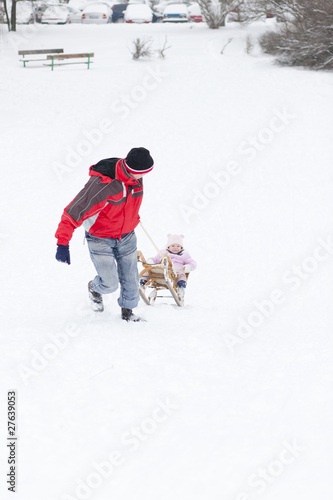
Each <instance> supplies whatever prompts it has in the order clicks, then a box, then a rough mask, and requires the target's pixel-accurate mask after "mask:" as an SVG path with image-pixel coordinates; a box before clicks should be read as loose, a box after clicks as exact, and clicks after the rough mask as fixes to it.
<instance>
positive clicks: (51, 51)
mask: <svg viewBox="0 0 333 500" xmlns="http://www.w3.org/2000/svg"><path fill="white" fill-rule="evenodd" d="M63 52H64V49H39V50H19V51H18V55H19V56H22V59H20V61H22V62H23V66H24V67H25V65H26V63H27V62H33V61H46V60H47V59H46V58H45V57H43V58H42V59H39V58H36V57H33V58H31V59H30V58H28V59H27V58H26V56H39V55H43V54H45V55H46V54H62V53H63Z"/></svg>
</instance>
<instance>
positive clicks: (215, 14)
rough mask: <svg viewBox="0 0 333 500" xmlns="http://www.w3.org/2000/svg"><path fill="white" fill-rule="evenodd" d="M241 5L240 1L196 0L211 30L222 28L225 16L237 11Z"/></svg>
mask: <svg viewBox="0 0 333 500" xmlns="http://www.w3.org/2000/svg"><path fill="white" fill-rule="evenodd" d="M241 3H242V0H198V4H199V5H200V8H201V12H202V15H203V17H204V19H205V21H206V22H207V24H208V27H209V28H211V29H218V28H219V27H220V26H224V23H225V18H226V16H227V14H229V12H231V11H232V10H234V9H237V8H238V7H239V6H240V5H241Z"/></svg>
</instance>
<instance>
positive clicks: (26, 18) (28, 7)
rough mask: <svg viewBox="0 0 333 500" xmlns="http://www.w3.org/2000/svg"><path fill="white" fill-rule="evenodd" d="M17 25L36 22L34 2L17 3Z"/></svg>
mask: <svg viewBox="0 0 333 500" xmlns="http://www.w3.org/2000/svg"><path fill="white" fill-rule="evenodd" d="M16 22H17V24H32V23H34V22H35V11H34V7H33V5H32V2H25V1H23V2H16Z"/></svg>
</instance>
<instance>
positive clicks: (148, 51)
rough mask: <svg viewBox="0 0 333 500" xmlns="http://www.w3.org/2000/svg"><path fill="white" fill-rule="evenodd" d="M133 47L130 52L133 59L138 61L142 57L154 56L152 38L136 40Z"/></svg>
mask: <svg viewBox="0 0 333 500" xmlns="http://www.w3.org/2000/svg"><path fill="white" fill-rule="evenodd" d="M132 43H133V47H132V49H130V52H131V54H132V56H133V59H135V60H136V61H137V60H138V59H140V57H151V56H152V54H153V51H152V48H151V44H152V40H151V38H144V39H142V40H141V38H136V39H135V40H134V41H133V42H132Z"/></svg>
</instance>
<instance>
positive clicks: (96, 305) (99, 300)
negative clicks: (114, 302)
mask: <svg viewBox="0 0 333 500" xmlns="http://www.w3.org/2000/svg"><path fill="white" fill-rule="evenodd" d="M88 292H89V299H90V300H91V305H92V308H93V310H94V311H95V312H103V311H104V305H103V297H102V295H101V294H100V293H98V292H94V290H93V289H92V281H89V283H88Z"/></svg>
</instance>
